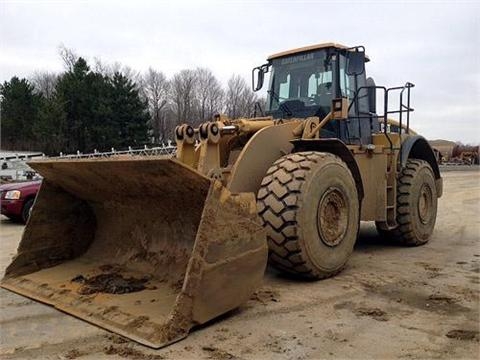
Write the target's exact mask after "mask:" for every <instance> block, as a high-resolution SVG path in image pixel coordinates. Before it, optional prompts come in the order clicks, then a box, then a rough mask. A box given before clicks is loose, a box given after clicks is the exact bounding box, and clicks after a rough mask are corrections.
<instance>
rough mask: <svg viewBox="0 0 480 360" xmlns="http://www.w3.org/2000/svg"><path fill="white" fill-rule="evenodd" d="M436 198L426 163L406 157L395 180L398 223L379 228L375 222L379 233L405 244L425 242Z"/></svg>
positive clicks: (428, 236)
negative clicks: (386, 227)
mask: <svg viewBox="0 0 480 360" xmlns="http://www.w3.org/2000/svg"><path fill="white" fill-rule="evenodd" d="M437 198H438V197H437V190H436V187H435V177H434V175H433V170H432V168H431V166H430V164H428V162H426V161H424V160H418V159H408V160H407V164H406V166H405V167H404V169H403V170H402V172H401V174H400V176H399V178H398V181H397V223H398V226H397V227H396V228H394V229H390V230H383V229H382V228H381V225H380V224H377V230H378V232H379V234H380V235H381V236H384V237H387V238H390V239H393V240H394V241H397V242H399V243H401V244H403V245H407V246H419V245H423V244H426V243H427V242H428V240H429V239H430V236H431V235H432V233H433V228H434V227H435V221H436V218H437V200H438V199H437Z"/></svg>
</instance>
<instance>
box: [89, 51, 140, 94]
mask: <svg viewBox="0 0 480 360" xmlns="http://www.w3.org/2000/svg"><path fill="white" fill-rule="evenodd" d="M93 62H94V64H93V69H94V71H95V72H97V73H99V74H102V75H104V76H108V77H112V76H113V75H114V74H115V73H121V74H122V75H123V76H125V77H126V78H128V79H130V80H132V81H133V82H134V83H135V84H136V85H137V86H140V85H141V83H142V81H143V79H142V75H141V73H140V72H139V71H136V70H134V69H132V68H131V67H130V66H128V65H122V63H120V62H118V61H116V62H114V63H112V64H109V63H107V62H104V61H103V60H102V59H100V58H98V57H94V58H93ZM139 90H140V89H139Z"/></svg>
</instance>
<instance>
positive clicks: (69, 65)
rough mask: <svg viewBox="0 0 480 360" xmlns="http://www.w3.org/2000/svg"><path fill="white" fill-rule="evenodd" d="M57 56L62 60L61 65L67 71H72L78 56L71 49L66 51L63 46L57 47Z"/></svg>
mask: <svg viewBox="0 0 480 360" xmlns="http://www.w3.org/2000/svg"><path fill="white" fill-rule="evenodd" d="M58 54H59V55H60V58H61V59H62V60H63V64H64V66H65V68H66V69H67V71H72V70H73V66H74V65H75V63H76V62H77V60H78V58H79V56H78V55H77V53H75V51H74V50H73V49H68V48H67V47H66V46H65V45H63V44H60V45H59V46H58Z"/></svg>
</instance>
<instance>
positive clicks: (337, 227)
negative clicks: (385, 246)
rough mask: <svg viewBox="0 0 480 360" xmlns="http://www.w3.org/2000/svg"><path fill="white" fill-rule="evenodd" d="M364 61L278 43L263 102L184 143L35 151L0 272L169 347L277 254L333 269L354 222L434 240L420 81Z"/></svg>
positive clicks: (218, 119) (347, 246) (233, 299)
mask: <svg viewBox="0 0 480 360" xmlns="http://www.w3.org/2000/svg"><path fill="white" fill-rule="evenodd" d="M368 61H369V58H368V57H367V56H366V55H365V49H364V47H362V46H357V47H346V46H343V45H339V44H335V43H327V44H319V45H314V46H308V47H303V48H299V49H294V50H290V51H285V52H282V53H278V54H275V55H272V56H270V57H269V58H268V60H267V63H265V64H263V65H261V66H258V67H256V68H254V69H253V71H252V82H253V84H252V85H253V88H254V90H255V91H258V90H260V89H261V88H262V87H263V85H264V78H265V75H266V74H267V73H269V74H270V81H269V85H268V89H267V94H268V97H267V103H266V106H265V111H264V113H262V114H256V115H258V116H255V117H253V118H241V119H229V118H227V117H226V116H223V115H218V116H215V117H214V119H212V120H211V121H209V122H206V123H204V124H202V125H200V126H199V127H198V128H193V127H192V126H190V125H188V124H182V125H180V126H178V127H177V128H176V129H175V139H176V143H177V150H176V154H175V155H174V156H154V157H135V156H132V157H110V158H103V159H69V160H65V159H48V160H40V161H32V162H30V166H31V167H32V168H33V169H35V170H36V171H37V172H38V173H40V174H41V175H42V176H43V178H44V180H43V184H42V186H41V189H40V192H39V194H38V197H37V199H36V202H35V205H34V206H33V210H32V213H31V217H30V219H29V221H28V224H27V225H26V228H25V231H24V233H23V237H22V240H21V242H20V245H19V247H18V252H17V254H16V256H15V257H14V259H13V261H12V263H11V264H10V265H9V266H8V268H7V269H6V272H5V277H4V278H3V280H2V282H1V286H2V287H3V288H6V289H9V290H11V291H14V292H16V293H18V294H22V295H24V296H27V297H29V298H32V299H36V300H38V301H41V302H44V303H46V304H49V305H52V306H55V307H56V308H58V309H59V310H61V311H64V312H66V313H69V314H72V315H74V316H76V317H79V318H81V319H84V320H86V321H88V322H91V323H93V324H96V325H98V326H101V327H103V328H105V329H108V330H110V331H113V332H116V333H118V334H120V335H123V336H125V337H128V338H130V339H133V340H135V341H137V342H139V343H142V344H145V345H148V346H151V347H154V348H159V347H163V346H166V345H168V344H170V343H172V342H175V341H178V340H180V339H182V338H184V337H186V336H187V335H188V332H189V331H190V330H191V329H192V327H194V326H196V325H199V324H204V323H206V322H208V321H209V320H211V319H214V318H216V317H218V316H219V315H222V314H224V313H226V312H228V311H230V310H232V309H235V308H237V307H239V306H240V305H242V304H243V303H244V302H245V301H247V300H248V299H249V298H250V297H251V295H252V293H253V292H254V291H255V290H256V289H257V288H258V287H259V286H260V285H261V283H262V278H263V275H264V271H265V268H266V266H267V261H268V263H269V264H271V265H272V266H273V267H275V268H277V269H279V270H281V271H284V272H287V273H290V274H293V275H294V276H296V277H299V278H307V279H323V278H326V277H330V276H333V275H335V274H337V273H338V272H339V271H341V270H342V268H343V267H344V266H345V264H346V263H347V260H348V258H349V256H350V254H351V253H352V250H353V247H354V244H355V241H356V239H357V236H358V231H359V224H360V221H375V223H376V226H377V228H378V230H379V233H380V234H381V236H384V237H386V238H388V239H391V241H395V242H399V243H403V244H405V245H410V246H414V245H421V244H424V243H426V242H427V241H428V239H429V238H430V236H431V234H432V231H433V228H434V225H435V219H436V212H437V198H438V197H440V196H441V194H442V178H441V176H440V172H439V168H438V165H437V162H436V161H435V155H434V152H433V150H432V148H431V147H430V146H429V144H428V142H427V141H426V140H425V139H424V138H423V137H421V136H419V135H417V134H416V133H414V132H413V131H412V130H411V129H410V114H411V112H412V111H413V109H412V108H411V106H410V91H411V89H412V88H413V86H414V85H413V84H411V83H406V84H405V85H404V86H400V87H394V88H386V87H384V86H377V85H375V83H374V81H373V79H372V78H367V77H366V74H365V63H366V62H368ZM378 94H380V95H379V96H381V100H382V101H379V103H381V104H382V106H381V109H380V110H377V107H376V105H377V95H378ZM393 98H395V99H396V103H395V104H396V105H395V106H392V105H391V103H392V99H393ZM389 102H390V104H389ZM397 105H398V108H397ZM312 286H321V285H314V284H312Z"/></svg>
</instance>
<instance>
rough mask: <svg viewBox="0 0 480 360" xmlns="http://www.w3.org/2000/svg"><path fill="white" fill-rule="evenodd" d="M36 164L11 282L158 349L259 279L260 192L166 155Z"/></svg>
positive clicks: (227, 306)
mask: <svg viewBox="0 0 480 360" xmlns="http://www.w3.org/2000/svg"><path fill="white" fill-rule="evenodd" d="M30 166H31V167H32V168H34V169H35V170H37V171H38V172H39V173H40V174H41V175H42V176H43V177H44V181H43V184H42V186H41V189H40V191H39V193H38V196H37V199H36V202H35V205H34V207H33V210H32V214H31V216H30V219H29V221H28V224H27V226H26V228H25V231H24V234H23V237H22V240H21V242H20V245H19V248H18V253H17V255H16V256H15V258H14V259H13V261H12V263H11V264H10V265H9V266H8V268H7V270H6V273H5V277H4V278H3V280H2V282H1V286H2V287H4V288H6V289H9V290H11V291H14V292H16V293H18V294H22V295H25V296H27V297H30V298H33V299H36V300H38V301H41V302H44V303H47V304H50V305H53V306H55V307H56V308H58V309H60V310H62V311H64V312H67V313H69V314H72V315H74V316H76V317H79V318H81V319H84V320H86V321H88V322H91V323H93V324H96V325H98V326H101V327H103V328H105V329H108V330H111V331H113V332H116V333H118V334H121V335H123V336H125V337H128V338H130V339H132V340H135V341H137V342H139V343H142V344H145V345H148V346H151V347H154V348H159V347H162V346H165V345H167V344H169V343H172V342H175V341H178V340H180V339H182V338H184V337H186V336H187V335H188V332H189V330H190V329H191V328H192V327H193V326H195V325H198V324H202V323H205V322H207V321H209V320H211V319H213V318H215V317H217V316H219V315H221V314H223V313H225V312H227V311H229V310H232V309H234V308H236V307H238V306H239V305H241V304H242V303H243V302H245V301H246V300H247V299H248V298H249V297H250V296H251V294H252V293H253V292H254V290H255V289H256V288H257V287H258V286H259V285H260V284H261V281H262V277H263V273H264V270H265V267H266V261H267V245H266V241H265V234H264V232H263V229H262V227H261V225H260V222H259V221H258V218H257V214H256V205H255V198H254V195H253V194H249V193H241V194H236V195H233V194H231V193H230V192H229V191H228V190H227V189H226V188H224V187H223V186H222V185H221V183H220V182H218V181H216V180H211V179H209V178H207V177H205V176H203V175H201V174H200V173H198V172H197V171H195V170H193V169H191V168H189V167H187V166H185V165H183V164H182V163H180V162H178V161H177V160H175V159H172V158H167V157H154V158H131V157H130V158H108V159H76V160H49V161H36V162H32V163H30Z"/></svg>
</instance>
